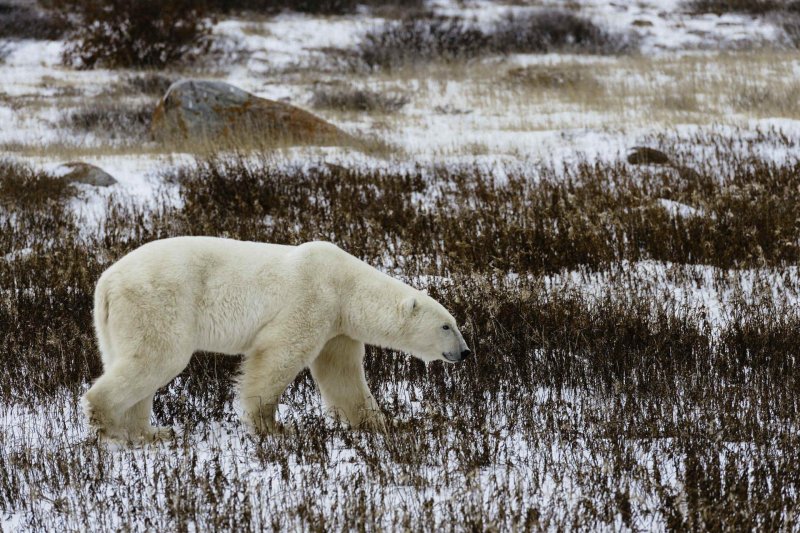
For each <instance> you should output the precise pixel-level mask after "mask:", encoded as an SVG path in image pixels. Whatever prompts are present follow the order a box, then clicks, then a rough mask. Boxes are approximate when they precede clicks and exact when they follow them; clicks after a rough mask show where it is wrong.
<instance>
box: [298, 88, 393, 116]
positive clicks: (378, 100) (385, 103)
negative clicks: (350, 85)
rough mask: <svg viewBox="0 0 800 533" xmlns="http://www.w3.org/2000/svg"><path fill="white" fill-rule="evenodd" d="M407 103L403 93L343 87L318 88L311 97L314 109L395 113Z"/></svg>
mask: <svg viewBox="0 0 800 533" xmlns="http://www.w3.org/2000/svg"><path fill="white" fill-rule="evenodd" d="M407 103H408V97H407V96H404V95H399V94H382V93H379V92H376V91H370V90H367V89H345V88H318V89H316V90H315V91H314V95H313V97H312V99H311V106H312V107H314V108H315V109H333V110H336V111H358V112H367V113H395V112H397V111H399V110H400V109H402V108H403V107H404V106H405V105H406V104H407Z"/></svg>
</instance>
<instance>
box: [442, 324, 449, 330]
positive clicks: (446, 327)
mask: <svg viewBox="0 0 800 533" xmlns="http://www.w3.org/2000/svg"><path fill="white" fill-rule="evenodd" d="M442 329H443V330H445V331H447V330H449V329H450V326H448V325H447V324H445V325H444V326H442Z"/></svg>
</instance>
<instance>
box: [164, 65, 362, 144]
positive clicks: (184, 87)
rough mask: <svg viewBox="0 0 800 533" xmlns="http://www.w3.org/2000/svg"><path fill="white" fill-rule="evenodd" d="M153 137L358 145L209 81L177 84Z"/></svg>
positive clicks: (306, 118)
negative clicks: (253, 139)
mask: <svg viewBox="0 0 800 533" xmlns="http://www.w3.org/2000/svg"><path fill="white" fill-rule="evenodd" d="M151 132H152V134H153V137H154V138H155V139H157V140H160V141H176V140H177V141H216V140H220V139H228V140H233V141H235V140H236V139H237V138H242V139H244V140H246V139H252V138H254V137H255V138H256V139H259V138H260V139H264V140H268V141H274V142H276V143H289V144H316V145H352V144H355V139H354V138H353V137H352V136H351V135H348V134H347V133H345V132H344V131H342V130H340V129H339V128H337V127H336V126H334V125H333V124H330V123H329V122H326V121H325V120H323V119H321V118H319V117H317V116H316V115H313V114H312V113H309V112H308V111H305V110H303V109H300V108H298V107H295V106H293V105H290V104H287V103H284V102H277V101H275V100H267V99H266V98H259V97H257V96H255V95H252V94H250V93H248V92H246V91H243V90H242V89H239V88H238V87H234V86H233V85H230V84H227V83H224V82H220V81H209V80H181V81H178V82H175V83H173V84H172V85H171V86H170V87H169V89H168V90H167V92H166V94H165V95H164V97H163V98H161V100H160V101H159V102H158V105H157V106H156V109H155V112H154V113H153V122H152V127H151Z"/></svg>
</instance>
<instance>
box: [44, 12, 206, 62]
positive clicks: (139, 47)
mask: <svg viewBox="0 0 800 533" xmlns="http://www.w3.org/2000/svg"><path fill="white" fill-rule="evenodd" d="M57 5H59V7H60V9H61V10H62V12H63V13H64V14H65V16H73V17H75V18H76V19H77V21H76V23H75V29H74V30H73V31H72V32H70V33H69V35H68V41H69V42H68V44H67V46H66V48H65V50H64V55H63V58H64V62H65V63H66V64H68V65H73V66H75V67H78V68H87V69H89V68H95V67H107V68H163V67H165V66H166V65H170V64H173V63H178V62H181V61H185V60H189V59H191V58H194V57H197V56H199V55H201V54H202V53H203V52H205V51H206V50H208V48H209V47H210V45H211V39H210V34H211V27H210V23H209V21H208V19H207V18H206V16H205V10H204V8H203V4H201V3H198V2H196V1H195V0H178V1H176V2H167V3H164V2H160V1H158V0H138V1H136V2H128V1H126V0H88V1H78V0H57Z"/></svg>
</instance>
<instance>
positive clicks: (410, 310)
mask: <svg viewBox="0 0 800 533" xmlns="http://www.w3.org/2000/svg"><path fill="white" fill-rule="evenodd" d="M416 310H417V299H416V298H414V297H413V296H412V297H410V298H406V299H405V301H404V302H403V311H405V313H406V315H407V316H411V315H413V314H414V311H416Z"/></svg>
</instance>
